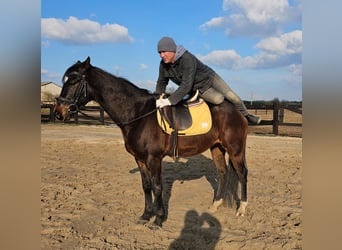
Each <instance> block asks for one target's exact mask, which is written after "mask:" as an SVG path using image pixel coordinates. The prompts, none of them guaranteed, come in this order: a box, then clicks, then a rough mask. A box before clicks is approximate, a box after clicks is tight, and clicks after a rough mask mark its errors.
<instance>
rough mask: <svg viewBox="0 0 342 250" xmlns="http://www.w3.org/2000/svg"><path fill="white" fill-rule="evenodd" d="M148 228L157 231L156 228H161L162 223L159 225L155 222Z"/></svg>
mask: <svg viewBox="0 0 342 250" xmlns="http://www.w3.org/2000/svg"><path fill="white" fill-rule="evenodd" d="M148 228H149V229H150V230H153V231H156V230H160V229H161V228H162V226H161V225H160V226H159V225H157V224H155V223H153V224H151V225H149V226H148Z"/></svg>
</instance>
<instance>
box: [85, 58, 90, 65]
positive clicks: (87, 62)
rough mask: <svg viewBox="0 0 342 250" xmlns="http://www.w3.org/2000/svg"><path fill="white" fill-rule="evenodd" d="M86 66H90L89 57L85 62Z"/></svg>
mask: <svg viewBox="0 0 342 250" xmlns="http://www.w3.org/2000/svg"><path fill="white" fill-rule="evenodd" d="M84 63H85V65H87V66H88V65H90V57H89V56H88V57H87V59H86V60H85V61H84Z"/></svg>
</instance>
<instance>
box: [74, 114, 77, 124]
mask: <svg viewBox="0 0 342 250" xmlns="http://www.w3.org/2000/svg"><path fill="white" fill-rule="evenodd" d="M74 120H75V123H76V124H78V112H75V113H74Z"/></svg>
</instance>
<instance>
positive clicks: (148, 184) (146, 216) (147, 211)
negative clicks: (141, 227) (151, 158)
mask: <svg viewBox="0 0 342 250" xmlns="http://www.w3.org/2000/svg"><path fill="white" fill-rule="evenodd" d="M135 160H136V162H137V164H138V166H139V170H140V175H141V182H142V187H143V190H144V194H145V208H144V213H143V214H142V215H141V216H140V219H141V220H143V221H149V220H150V219H151V217H152V216H153V204H152V181H151V174H150V172H149V170H148V168H147V167H146V164H145V163H143V162H142V161H139V160H137V159H135Z"/></svg>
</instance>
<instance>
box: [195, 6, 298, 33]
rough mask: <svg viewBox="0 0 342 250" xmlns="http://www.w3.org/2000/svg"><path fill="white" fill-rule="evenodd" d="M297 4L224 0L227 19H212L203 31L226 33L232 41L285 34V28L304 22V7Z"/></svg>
mask: <svg viewBox="0 0 342 250" xmlns="http://www.w3.org/2000/svg"><path fill="white" fill-rule="evenodd" d="M292 2H294V1H292ZM294 4H297V5H294V6H291V5H290V4H289V2H288V0H224V1H223V10H224V13H225V14H226V15H224V16H219V17H214V18H212V19H210V20H209V21H207V22H205V23H204V24H202V25H200V29H202V30H204V31H208V30H209V29H224V30H225V34H226V35H227V36H229V37H239V36H245V37H267V36H269V35H277V34H281V33H282V32H283V31H282V26H283V25H284V24H289V23H300V21H301V3H300V1H299V2H294Z"/></svg>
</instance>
